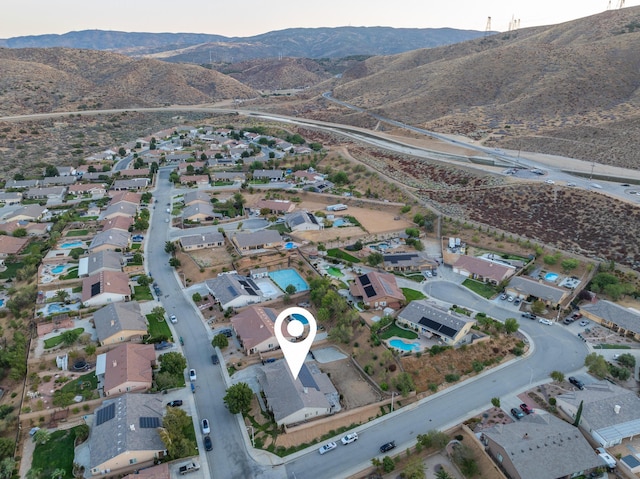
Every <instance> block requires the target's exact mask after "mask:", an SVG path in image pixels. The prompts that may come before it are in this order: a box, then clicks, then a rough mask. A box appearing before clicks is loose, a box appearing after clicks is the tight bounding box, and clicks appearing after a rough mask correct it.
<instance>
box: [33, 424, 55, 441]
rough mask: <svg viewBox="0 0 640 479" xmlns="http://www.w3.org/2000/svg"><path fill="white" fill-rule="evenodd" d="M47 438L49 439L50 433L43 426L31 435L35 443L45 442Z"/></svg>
mask: <svg viewBox="0 0 640 479" xmlns="http://www.w3.org/2000/svg"><path fill="white" fill-rule="evenodd" d="M49 439H51V433H50V432H49V431H48V430H47V429H44V428H40V429H38V430H37V431H36V433H35V434H34V435H33V442H35V443H36V444H40V445H42V444H46V443H48V442H49Z"/></svg>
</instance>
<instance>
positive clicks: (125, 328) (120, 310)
mask: <svg viewBox="0 0 640 479" xmlns="http://www.w3.org/2000/svg"><path fill="white" fill-rule="evenodd" d="M93 322H94V323H95V327H96V335H97V336H98V341H99V342H100V344H101V345H103V346H104V345H107V344H118V343H124V342H128V341H142V338H143V337H144V336H146V335H147V334H148V331H147V319H146V318H145V317H144V316H143V315H142V312H141V311H140V305H139V304H138V303H137V302H136V301H130V302H128V303H112V304H109V305H107V306H105V307H104V308H100V309H99V310H97V311H96V312H95V313H93Z"/></svg>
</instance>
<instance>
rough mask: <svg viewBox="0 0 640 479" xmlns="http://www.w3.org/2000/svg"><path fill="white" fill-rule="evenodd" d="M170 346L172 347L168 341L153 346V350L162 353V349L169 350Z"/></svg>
mask: <svg viewBox="0 0 640 479" xmlns="http://www.w3.org/2000/svg"><path fill="white" fill-rule="evenodd" d="M171 346H173V343H170V342H169V341H161V342H159V343H156V344H154V345H153V349H155V350H156V351H162V350H163V349H169V348H170V347H171Z"/></svg>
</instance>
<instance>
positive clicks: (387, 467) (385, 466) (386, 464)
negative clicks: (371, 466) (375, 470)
mask: <svg viewBox="0 0 640 479" xmlns="http://www.w3.org/2000/svg"><path fill="white" fill-rule="evenodd" d="M395 468H396V463H395V462H393V459H391V458H390V457H389V456H384V457H383V458H382V470H383V471H384V472H391V471H393V470H394V469H395Z"/></svg>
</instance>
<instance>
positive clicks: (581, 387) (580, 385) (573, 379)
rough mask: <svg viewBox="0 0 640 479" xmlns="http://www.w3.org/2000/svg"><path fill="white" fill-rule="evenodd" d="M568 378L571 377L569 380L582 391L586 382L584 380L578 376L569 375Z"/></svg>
mask: <svg viewBox="0 0 640 479" xmlns="http://www.w3.org/2000/svg"><path fill="white" fill-rule="evenodd" d="M568 379H569V382H570V383H571V384H573V385H574V386H575V387H577V388H578V389H580V390H581V391H582V390H583V389H584V383H583V382H582V381H580V380H579V379H578V378H576V377H573V376H569V378H568Z"/></svg>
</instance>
